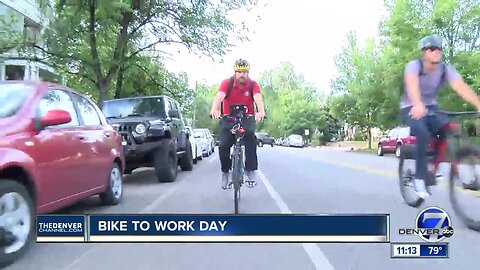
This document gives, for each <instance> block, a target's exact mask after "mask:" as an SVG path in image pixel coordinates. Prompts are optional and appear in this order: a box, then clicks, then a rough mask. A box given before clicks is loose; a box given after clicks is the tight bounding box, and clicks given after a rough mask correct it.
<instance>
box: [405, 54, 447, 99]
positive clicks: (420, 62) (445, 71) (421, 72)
mask: <svg viewBox="0 0 480 270" xmlns="http://www.w3.org/2000/svg"><path fill="white" fill-rule="evenodd" d="M418 62H419V64H420V71H419V72H418V76H424V75H425V73H424V72H423V61H422V59H418ZM441 65H442V76H441V77H440V85H443V84H444V83H445V76H446V73H447V67H446V65H445V63H443V62H442V64H441ZM404 91H405V79H404V78H403V76H402V85H401V93H403V92H404Z"/></svg>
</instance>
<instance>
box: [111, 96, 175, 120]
mask: <svg viewBox="0 0 480 270" xmlns="http://www.w3.org/2000/svg"><path fill="white" fill-rule="evenodd" d="M102 111H103V114H104V115H105V117H107V118H122V117H128V116H156V117H166V114H165V108H164V102H163V98H162V97H153V98H129V99H118V100H109V101H105V102H104V104H103V107H102Z"/></svg>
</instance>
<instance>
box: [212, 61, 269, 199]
mask: <svg viewBox="0 0 480 270" xmlns="http://www.w3.org/2000/svg"><path fill="white" fill-rule="evenodd" d="M249 70H250V65H249V64H248V62H247V61H246V60H243V59H239V60H237V61H236V62H235V65H234V71H235V75H234V76H232V77H231V78H228V79H225V80H223V82H222V83H221V84H220V87H219V89H218V92H217V96H216V97H215V99H214V101H213V104H212V110H211V112H210V114H211V116H212V118H214V119H217V118H219V117H220V116H221V114H223V115H229V114H230V106H231V105H244V106H246V107H247V115H255V119H252V118H246V119H243V120H242V124H243V127H244V129H245V134H244V137H243V140H244V143H245V171H246V175H247V178H248V179H247V182H248V186H251V187H253V186H254V185H255V184H256V174H255V171H256V170H257V169H258V161H257V139H256V137H255V129H256V122H255V121H262V120H263V118H264V117H265V109H264V106H263V98H262V91H261V89H260V86H259V85H258V83H257V82H255V81H253V80H251V79H250V78H249V77H248V72H249ZM254 102H255V103H256V104H257V109H258V112H257V113H255V106H254V105H255V104H254ZM220 105H222V110H223V111H222V112H220V108H219V107H220ZM233 125H234V123H232V122H229V121H228V120H227V119H221V120H220V135H219V137H220V138H219V141H220V142H219V146H218V152H219V155H220V164H221V171H222V188H223V189H228V188H230V186H231V178H230V170H231V167H232V159H231V158H230V148H231V147H232V146H233V144H234V143H235V136H234V135H233V134H232V133H231V131H230V129H232V128H233Z"/></svg>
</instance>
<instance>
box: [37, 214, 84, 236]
mask: <svg viewBox="0 0 480 270" xmlns="http://www.w3.org/2000/svg"><path fill="white" fill-rule="evenodd" d="M85 221H86V217H85V216H83V215H39V216H37V224H36V230H37V242H42V243H45V242H85V237H86V232H87V230H86V229H87V228H86V224H85Z"/></svg>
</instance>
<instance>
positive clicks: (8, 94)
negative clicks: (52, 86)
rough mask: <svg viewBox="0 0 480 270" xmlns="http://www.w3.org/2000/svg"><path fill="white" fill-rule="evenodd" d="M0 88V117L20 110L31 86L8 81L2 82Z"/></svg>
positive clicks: (11, 114)
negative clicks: (7, 82) (6, 82)
mask: <svg viewBox="0 0 480 270" xmlns="http://www.w3.org/2000/svg"><path fill="white" fill-rule="evenodd" d="M0 89H1V90H0V118H7V117H10V116H13V115H15V114H16V113H17V112H18V110H20V108H21V107H22V104H23V102H24V101H25V99H26V97H27V94H28V92H30V91H31V89H32V87H31V86H27V85H25V84H23V83H12V84H10V83H9V84H2V85H1V86H0Z"/></svg>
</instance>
